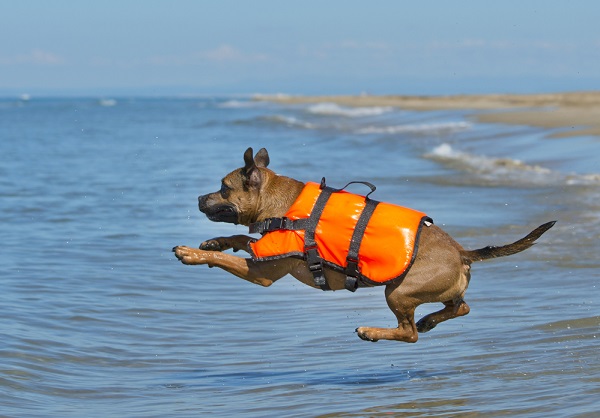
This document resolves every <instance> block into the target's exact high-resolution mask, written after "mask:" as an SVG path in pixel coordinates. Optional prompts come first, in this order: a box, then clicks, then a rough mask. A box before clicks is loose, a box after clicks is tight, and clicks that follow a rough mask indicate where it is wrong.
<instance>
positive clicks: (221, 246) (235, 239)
mask: <svg viewBox="0 0 600 418" xmlns="http://www.w3.org/2000/svg"><path fill="white" fill-rule="evenodd" d="M250 241H252V238H250V237H249V236H247V235H233V236H231V237H217V238H212V239H208V240H206V241H204V242H203V243H202V244H200V249H201V250H206V251H226V250H229V249H233V251H234V252H237V251H239V250H242V251H246V252H248V243H249V242H250Z"/></svg>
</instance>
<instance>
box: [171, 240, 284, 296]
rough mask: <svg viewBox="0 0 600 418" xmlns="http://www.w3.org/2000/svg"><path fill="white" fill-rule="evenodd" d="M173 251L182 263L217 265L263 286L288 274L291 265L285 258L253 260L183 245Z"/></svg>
mask: <svg viewBox="0 0 600 418" xmlns="http://www.w3.org/2000/svg"><path fill="white" fill-rule="evenodd" d="M173 252H174V253H175V256H176V257H177V258H178V259H179V260H180V261H181V262H182V263H183V264H190V265H194V264H207V265H208V266H209V267H219V268H221V269H223V270H225V271H227V272H228V273H231V274H233V275H235V276H237V277H239V278H241V279H244V280H247V281H249V282H251V283H254V284H258V285H261V286H265V287H266V286H270V285H271V284H273V283H274V282H275V281H277V280H279V279H280V278H282V277H283V276H285V275H286V274H288V273H289V272H290V271H291V270H290V268H291V267H292V264H291V263H292V262H291V261H286V260H281V261H279V262H255V261H253V260H252V259H250V258H241V257H237V256H234V255H231V254H225V253H222V252H218V251H204V250H197V249H195V248H190V247H185V246H178V247H175V248H173Z"/></svg>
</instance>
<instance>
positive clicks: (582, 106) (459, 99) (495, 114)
mask: <svg viewBox="0 0 600 418" xmlns="http://www.w3.org/2000/svg"><path fill="white" fill-rule="evenodd" d="M257 100H263V101H271V102H276V103H283V104H308V103H323V102H327V103H335V104H337V105H340V106H349V107H375V106H378V107H395V108H399V109H404V110H413V111H427V110H469V111H471V110H472V111H473V113H472V114H470V115H469V116H470V117H472V118H474V119H475V120H477V121H478V122H482V123H501V124H507V125H528V126H536V127H540V128H547V129H555V130H557V131H556V132H553V133H552V134H551V135H550V137H552V138H560V137H571V136H583V135H593V136H600V91H582V92H568V93H544V94H482V95H455V96H401V95H386V96H371V95H360V96H281V95H277V96H260V97H258V98H257Z"/></svg>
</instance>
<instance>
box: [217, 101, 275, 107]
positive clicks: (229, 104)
mask: <svg viewBox="0 0 600 418" xmlns="http://www.w3.org/2000/svg"><path fill="white" fill-rule="evenodd" d="M265 104H266V102H259V101H256V100H228V101H226V102H223V103H219V104H218V105H217V107H220V108H221V109H247V108H252V107H263V106H265Z"/></svg>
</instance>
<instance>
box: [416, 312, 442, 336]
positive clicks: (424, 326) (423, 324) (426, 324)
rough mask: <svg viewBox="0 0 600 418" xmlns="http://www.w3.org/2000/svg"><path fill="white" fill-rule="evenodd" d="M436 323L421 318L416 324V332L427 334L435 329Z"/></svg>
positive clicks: (426, 318)
mask: <svg viewBox="0 0 600 418" xmlns="http://www.w3.org/2000/svg"><path fill="white" fill-rule="evenodd" d="M436 325H437V322H436V321H435V320H434V319H433V318H428V317H427V316H425V317H423V318H421V319H420V320H419V322H417V331H418V332H427V331H431V330H432V329H434V328H435V326H436Z"/></svg>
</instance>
